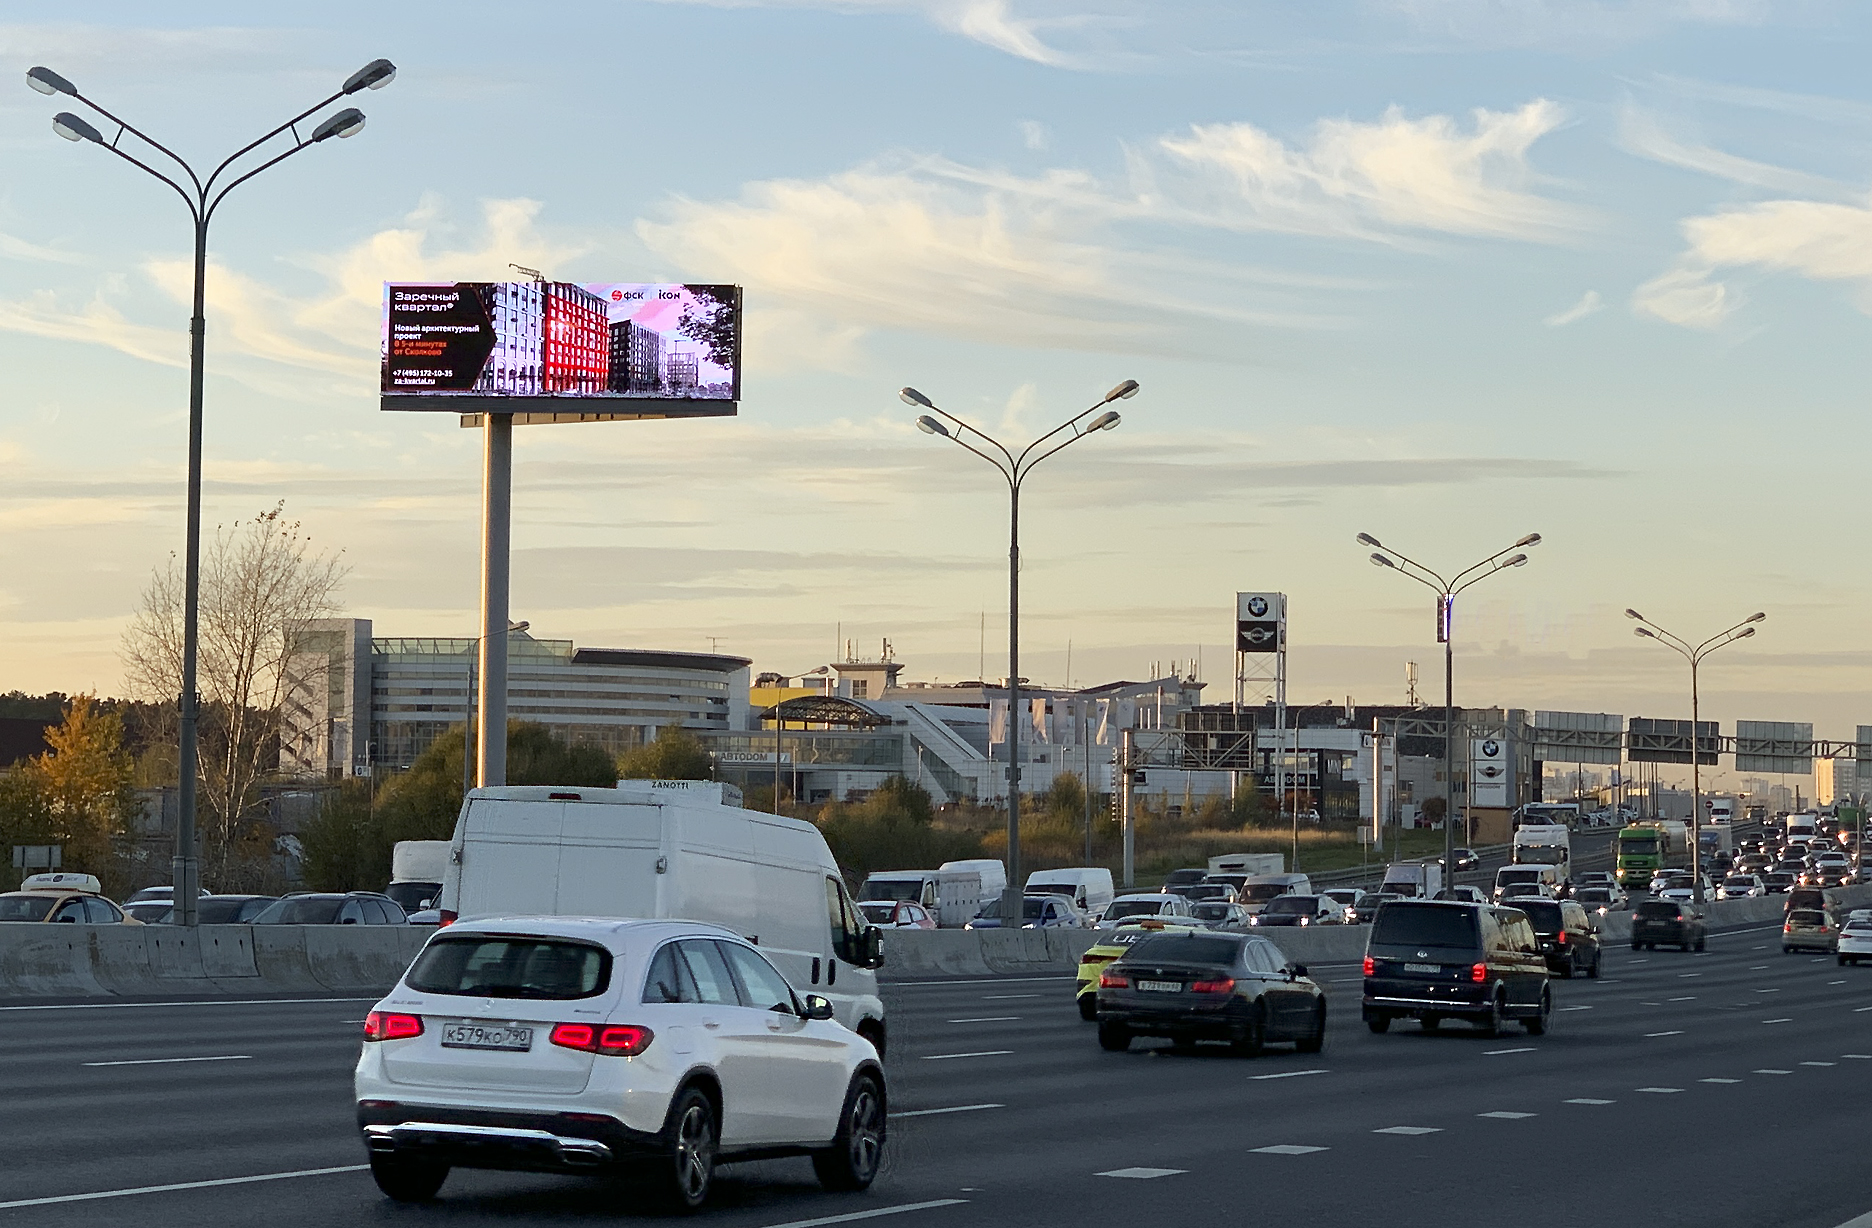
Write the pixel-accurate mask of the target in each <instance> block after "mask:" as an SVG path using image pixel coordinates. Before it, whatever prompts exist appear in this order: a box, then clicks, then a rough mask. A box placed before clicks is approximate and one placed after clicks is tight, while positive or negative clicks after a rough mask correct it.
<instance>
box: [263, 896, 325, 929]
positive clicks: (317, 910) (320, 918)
mask: <svg viewBox="0 0 1872 1228" xmlns="http://www.w3.org/2000/svg"><path fill="white" fill-rule="evenodd" d="M343 903H344V900H343V898H342V897H340V898H337V899H319V898H318V897H316V896H310V897H305V898H302V899H297V900H275V901H274V902H273V903H271V904H268V905H267V906H266V911H264V912H262V913H261V914H260V915H259V916H257V917H255V918H254V919H253V923H254V924H255V925H330V924H331V923H332V922H334V921H336V920H337V919H338V908H339V906H340V905H342V904H343Z"/></svg>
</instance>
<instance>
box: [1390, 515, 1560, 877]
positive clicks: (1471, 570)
mask: <svg viewBox="0 0 1872 1228" xmlns="http://www.w3.org/2000/svg"><path fill="white" fill-rule="evenodd" d="M1357 541H1358V543H1359V545H1361V546H1370V547H1372V548H1373V550H1374V551H1382V550H1388V549H1390V548H1389V547H1387V546H1386V545H1384V543H1382V542H1380V541H1379V540H1378V539H1377V538H1375V537H1373V536H1372V535H1371V534H1370V533H1360V534H1359V535H1358V538H1357ZM1540 543H1541V535H1540V534H1539V533H1529V534H1528V535H1527V536H1526V537H1523V538H1521V539H1520V540H1519V541H1517V542H1515V544H1514V545H1512V546H1509V547H1507V548H1506V549H1503V550H1497V551H1496V552H1495V553H1494V554H1491V555H1489V556H1488V557H1487V558H1485V559H1483V560H1482V561H1481V562H1480V563H1477V564H1475V565H1474V566H1471V567H1466V568H1464V569H1463V570H1462V571H1459V572H1457V573H1456V575H1455V576H1454V577H1453V578H1451V579H1449V580H1445V579H1444V578H1443V577H1442V576H1440V575H1438V574H1437V573H1436V572H1434V571H1431V570H1430V569H1429V568H1428V567H1425V566H1424V565H1423V564H1422V563H1419V562H1418V561H1417V560H1415V559H1412V558H1406V557H1405V556H1404V554H1403V552H1402V551H1398V550H1391V551H1390V553H1391V554H1393V555H1396V556H1397V558H1396V559H1395V560H1393V559H1392V558H1390V557H1389V556H1388V555H1385V554H1380V553H1374V554H1373V555H1372V556H1371V561H1372V564H1373V565H1374V566H1377V567H1388V568H1390V569H1391V570H1393V571H1396V572H1397V573H1399V574H1400V575H1404V576H1408V577H1410V578H1411V579H1413V580H1415V581H1417V583H1419V584H1421V585H1423V586H1424V587H1425V588H1428V589H1430V590H1432V591H1433V592H1435V593H1436V595H1437V639H1439V640H1441V641H1442V642H1443V782H1444V803H1443V879H1444V882H1443V886H1444V889H1445V890H1447V889H1449V888H1451V887H1454V886H1455V885H1456V644H1455V640H1456V636H1455V620H1454V615H1455V611H1456V594H1458V593H1460V592H1462V591H1463V590H1464V589H1466V588H1468V587H1469V586H1470V585H1471V584H1474V583H1475V582H1476V581H1478V580H1481V579H1483V578H1484V577H1486V576H1492V575H1494V574H1495V573H1496V572H1498V571H1505V570H1507V569H1508V568H1510V567H1523V566H1526V564H1527V561H1528V556H1527V555H1525V554H1518V553H1514V552H1516V551H1519V550H1523V549H1525V548H1528V547H1533V546H1538V545H1540ZM1504 555H1512V557H1508V558H1504V557H1503V556H1504ZM1470 786H1471V791H1470V792H1467V793H1465V794H1464V802H1463V816H1464V818H1465V820H1466V819H1467V817H1468V811H1469V803H1468V800H1467V799H1468V798H1469V797H1471V796H1473V786H1474V782H1473V781H1471V782H1470Z"/></svg>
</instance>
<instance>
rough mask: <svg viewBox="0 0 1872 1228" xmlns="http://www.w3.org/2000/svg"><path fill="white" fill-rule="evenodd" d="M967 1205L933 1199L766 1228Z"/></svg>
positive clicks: (811, 1227)
mask: <svg viewBox="0 0 1872 1228" xmlns="http://www.w3.org/2000/svg"><path fill="white" fill-rule="evenodd" d="M967 1203H968V1199H966V1198H933V1199H931V1200H930V1201H928V1202H906V1203H902V1204H900V1205H898V1206H895V1207H879V1208H877V1209H876V1210H874V1211H847V1212H846V1213H845V1214H843V1215H822V1216H820V1217H819V1218H818V1219H796V1220H794V1221H792V1222H791V1223H786V1224H769V1225H767V1228H821V1225H824V1224H849V1223H851V1222H852V1221H854V1220H861V1219H877V1218H878V1217H879V1216H883V1215H902V1214H903V1213H904V1212H905V1211H929V1210H933V1209H934V1208H936V1207H960V1206H965V1205H967Z"/></svg>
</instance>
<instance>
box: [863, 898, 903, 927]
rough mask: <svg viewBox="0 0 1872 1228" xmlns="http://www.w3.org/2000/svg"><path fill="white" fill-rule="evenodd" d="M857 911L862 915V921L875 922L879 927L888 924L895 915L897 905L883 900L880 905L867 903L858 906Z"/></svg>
mask: <svg viewBox="0 0 1872 1228" xmlns="http://www.w3.org/2000/svg"><path fill="white" fill-rule="evenodd" d="M858 911H859V912H861V913H863V914H864V919H865V920H867V921H875V922H877V923H879V924H880V925H888V924H890V919H891V918H892V917H894V916H896V915H897V905H896V903H895V902H893V901H891V900H885V901H883V902H881V903H872V902H868V901H867V902H865V903H861V904H859V905H858Z"/></svg>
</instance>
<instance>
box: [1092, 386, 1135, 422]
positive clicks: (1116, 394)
mask: <svg viewBox="0 0 1872 1228" xmlns="http://www.w3.org/2000/svg"><path fill="white" fill-rule="evenodd" d="M1137 394H1138V382H1137V381H1136V380H1134V379H1128V380H1126V381H1125V382H1124V383H1122V384H1120V385H1118V386H1117V387H1116V388H1114V389H1112V390H1111V391H1110V392H1108V393H1106V394H1105V401H1104V403H1105V404H1107V405H1109V404H1111V403H1112V402H1113V401H1128V400H1130V399H1131V398H1132V397H1134V396H1136V395H1137ZM1094 429H1097V428H1094Z"/></svg>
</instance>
